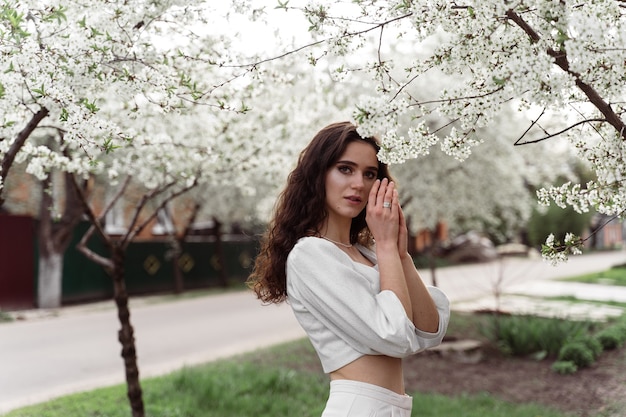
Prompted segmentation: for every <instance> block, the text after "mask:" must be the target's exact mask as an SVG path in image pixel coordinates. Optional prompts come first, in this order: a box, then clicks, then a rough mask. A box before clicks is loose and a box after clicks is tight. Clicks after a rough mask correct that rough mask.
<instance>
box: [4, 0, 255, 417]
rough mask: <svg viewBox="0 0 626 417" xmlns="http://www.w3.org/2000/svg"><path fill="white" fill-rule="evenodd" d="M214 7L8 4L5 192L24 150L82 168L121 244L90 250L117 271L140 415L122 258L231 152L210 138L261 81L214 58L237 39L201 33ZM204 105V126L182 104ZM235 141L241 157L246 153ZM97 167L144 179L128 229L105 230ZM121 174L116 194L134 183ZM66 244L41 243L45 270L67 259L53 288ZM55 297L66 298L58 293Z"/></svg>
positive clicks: (108, 179) (34, 166) (35, 159)
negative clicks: (106, 252) (157, 216)
mask: <svg viewBox="0 0 626 417" xmlns="http://www.w3.org/2000/svg"><path fill="white" fill-rule="evenodd" d="M211 12H212V9H211V8H210V7H209V6H207V5H205V4H203V3H202V2H201V1H196V2H189V1H185V2H182V1H175V0H174V1H169V0H168V1H165V0H164V1H159V0H157V1H144V0H128V1H124V2H110V1H107V0H95V1H90V2H88V3H85V2H83V1H81V0H72V1H69V0H68V1H58V0H50V1H34V0H33V1H21V0H20V1H16V0H8V1H5V2H3V3H2V4H1V5H0V54H1V55H2V60H1V61H0V66H1V71H0V164H1V165H0V169H1V171H0V192H1V190H2V183H3V182H4V181H5V179H6V178H7V177H8V176H9V175H10V172H11V167H12V165H13V163H14V162H21V163H24V164H26V165H27V172H28V173H30V174H32V175H34V176H36V177H37V178H39V179H41V180H42V181H48V180H49V178H50V174H51V173H52V172H54V171H57V170H60V171H62V172H65V173H67V174H70V175H72V176H73V178H74V181H73V182H74V183H76V184H77V186H76V187H75V188H74V189H70V190H68V192H73V191H76V195H77V196H78V199H77V200H76V199H74V200H73V201H80V202H81V204H82V206H81V207H82V210H81V211H82V212H84V213H86V214H87V215H88V217H89V219H90V220H91V221H92V227H93V230H95V231H97V232H99V233H100V235H101V237H103V238H104V239H105V241H107V243H108V244H109V249H110V250H111V253H110V255H111V257H110V258H106V257H104V256H97V254H93V253H90V252H89V251H88V250H85V252H86V253H87V254H88V255H89V256H90V257H91V259H93V260H95V261H96V262H98V263H100V264H101V265H103V266H105V267H106V268H107V269H108V270H109V271H110V272H111V275H112V277H113V282H114V288H115V301H116V304H117V306H118V313H119V314H118V317H119V320H120V323H121V330H120V333H119V339H120V343H121V344H122V356H123V357H124V361H125V368H126V378H127V383H128V394H129V399H130V402H131V409H132V411H133V415H134V416H141V415H143V401H142V398H141V390H140V388H139V376H138V368H137V365H136V357H135V348H134V338H133V332H132V326H131V325H130V317H129V311H128V306H127V298H128V297H127V295H126V293H125V290H124V285H123V274H122V271H123V270H120V269H119V267H120V265H122V264H121V261H122V260H123V250H124V248H125V246H124V245H127V244H128V242H129V241H130V240H132V239H133V237H134V236H136V234H137V233H138V232H139V231H140V230H141V228H142V227H145V224H146V221H148V220H149V219H150V218H151V217H152V216H153V215H154V212H153V213H151V212H150V210H156V209H158V208H159V207H160V206H162V205H163V204H166V203H167V201H170V200H171V199H174V198H176V197H177V196H179V195H181V194H182V193H184V192H186V191H187V190H188V189H190V188H192V187H193V186H195V185H196V184H199V183H201V182H202V181H205V180H209V179H210V178H211V176H210V175H209V173H212V172H219V170H220V169H225V168H224V166H223V165H220V166H219V167H217V168H216V166H215V165H216V161H219V160H220V159H219V157H220V156H223V155H224V153H221V152H218V151H214V150H213V149H212V148H211V143H218V142H219V141H220V138H223V136H220V132H221V131H222V130H223V126H224V125H227V124H228V123H229V118H230V117H233V115H236V114H239V113H244V112H245V111H246V105H245V98H246V97H248V96H249V94H250V93H251V91H253V88H245V87H246V84H247V83H249V81H246V80H245V79H244V76H245V75H246V74H247V73H249V71H248V70H245V69H240V70H237V69H234V68H229V69H226V68H222V69H221V70H219V67H218V66H217V65H216V64H215V63H216V62H217V61H218V60H219V59H221V56H222V54H224V52H225V51H228V54H227V55H228V56H232V55H233V54H234V51H229V50H228V45H227V40H226V39H219V38H215V37H208V36H206V35H205V34H202V31H201V29H202V27H203V24H204V23H206V21H207V15H210V14H211ZM240 91H241V94H239V93H238V92H240ZM194 106H197V107H196V108H202V109H203V110H204V112H203V113H202V112H201V113H197V114H196V115H198V114H199V117H203V118H204V123H203V129H202V130H201V131H194V132H190V131H188V130H185V129H184V128H185V125H183V124H181V123H184V120H183V119H182V118H181V119H176V117H175V116H177V115H179V116H182V115H184V114H186V113H187V112H188V111H189V109H190V108H194ZM149 123H150V124H149ZM168 123H171V124H176V123H178V130H177V131H176V134H174V135H168V134H165V133H164V132H165V131H166V130H167V129H166V128H165V126H166V125H167V124H168ZM207 137H210V138H212V141H207V140H205V139H206V138H207ZM43 138H46V141H43ZM50 141H52V142H53V143H50ZM229 150H230V151H231V152H230V153H229V155H230V156H233V157H234V158H233V159H234V160H239V159H240V158H239V157H238V156H239V155H241V154H242V153H240V152H238V150H237V149H233V148H232V147H231V148H230V149H229ZM244 151H247V149H244ZM90 177H91V178H96V181H103V182H104V183H107V184H109V185H111V186H115V183H116V181H117V182H118V183H119V184H121V185H123V184H127V183H128V184H134V185H135V186H136V189H137V190H139V192H138V193H134V194H133V197H134V198H137V200H135V201H134V205H135V206H134V209H135V213H136V217H134V218H133V219H132V222H131V225H132V226H133V227H131V228H129V229H128V233H127V235H125V236H123V238H122V239H120V240H119V241H114V240H112V239H110V238H111V236H109V235H107V233H106V232H105V231H104V230H103V222H102V215H104V214H105V213H106V211H107V207H106V206H105V207H102V206H100V207H99V206H98V205H97V204H96V202H97V201H98V199H97V197H98V195H95V196H94V195H89V194H87V193H86V192H85V191H86V189H85V188H84V187H83V186H82V185H80V186H78V184H79V183H81V182H82V180H84V179H87V178H90ZM127 179H128V180H127ZM127 181H128V182H127ZM121 185H120V189H119V191H120V192H119V193H117V194H114V196H113V197H114V198H112V199H111V200H110V201H108V202H113V201H115V200H116V199H117V198H118V197H119V196H120V195H121V193H122V192H124V191H125V190H127V189H128V188H127V187H124V186H121ZM50 204H52V203H50ZM146 209H148V210H147V213H146V211H145V210H146ZM142 210H144V211H142ZM89 233H90V234H91V233H93V231H90V232H89ZM87 237H88V236H87ZM62 248H63V245H54V244H53V245H50V252H49V253H43V254H42V257H41V259H42V262H44V264H43V267H40V270H41V271H42V273H44V274H45V273H49V272H50V271H56V274H53V275H47V276H45V275H44V277H43V279H44V280H46V282H47V283H48V284H50V285H46V286H45V287H46V288H57V289H60V266H59V263H58V262H51V261H50V260H51V259H55V258H60V257H61V256H62ZM46 262H48V263H46ZM52 266H55V267H54V268H52ZM59 294H60V292H59ZM46 300H51V302H52V303H55V301H54V300H57V301H56V303H58V300H59V297H58V294H57V296H52V297H47V298H46ZM42 307H46V306H45V305H44V306H42Z"/></svg>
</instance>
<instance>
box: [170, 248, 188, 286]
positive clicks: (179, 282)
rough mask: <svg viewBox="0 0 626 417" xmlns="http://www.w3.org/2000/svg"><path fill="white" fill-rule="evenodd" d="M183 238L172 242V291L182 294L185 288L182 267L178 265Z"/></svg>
mask: <svg viewBox="0 0 626 417" xmlns="http://www.w3.org/2000/svg"><path fill="white" fill-rule="evenodd" d="M183 242H184V238H183V239H182V241H178V240H176V241H175V242H174V249H173V250H172V252H173V255H172V262H174V265H173V266H174V293H176V294H182V292H183V291H184V290H185V279H184V277H183V269H182V268H181V266H180V263H181V257H182V256H183V248H182V245H183Z"/></svg>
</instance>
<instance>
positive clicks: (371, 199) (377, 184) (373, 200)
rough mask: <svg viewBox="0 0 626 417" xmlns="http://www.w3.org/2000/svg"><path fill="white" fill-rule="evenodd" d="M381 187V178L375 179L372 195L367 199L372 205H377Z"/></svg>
mask: <svg viewBox="0 0 626 417" xmlns="http://www.w3.org/2000/svg"><path fill="white" fill-rule="evenodd" d="M379 188H380V180H376V181H374V185H372V189H371V190H370V195H369V197H368V199H367V203H368V205H369V206H370V207H374V206H376V197H377V195H378V189H379Z"/></svg>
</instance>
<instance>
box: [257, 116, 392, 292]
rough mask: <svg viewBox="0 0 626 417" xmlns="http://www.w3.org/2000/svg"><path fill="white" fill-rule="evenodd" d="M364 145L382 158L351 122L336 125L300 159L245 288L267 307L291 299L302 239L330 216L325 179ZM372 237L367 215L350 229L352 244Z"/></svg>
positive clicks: (382, 172)
mask: <svg viewBox="0 0 626 417" xmlns="http://www.w3.org/2000/svg"><path fill="white" fill-rule="evenodd" d="M355 141H364V142H367V143H369V144H371V145H372V146H373V147H374V148H375V149H376V151H377V152H378V150H379V148H380V146H379V144H378V141H377V139H376V138H373V137H369V138H363V137H361V136H360V135H359V134H358V133H357V131H356V126H355V125H353V124H352V123H350V122H340V123H333V124H331V125H329V126H326V127H325V128H323V129H322V130H320V131H319V132H318V133H317V134H316V135H315V137H314V138H313V140H311V142H310V143H309V145H308V146H307V147H306V148H305V149H304V150H303V151H302V152H301V153H300V157H299V158H298V164H297V166H296V168H295V169H294V170H293V171H292V172H291V173H290V174H289V177H288V178H287V185H286V186H285V189H284V190H283V191H282V193H281V194H280V196H279V197H278V200H277V202H276V205H275V208H274V218H273V220H272V221H271V222H270V224H269V226H268V229H267V232H266V233H265V234H264V235H263V237H262V240H261V249H260V252H259V254H258V255H257V257H256V260H255V264H254V269H253V270H252V273H251V274H250V276H249V278H248V281H247V284H248V286H249V287H250V288H252V289H253V290H254V291H255V293H256V295H257V297H258V298H259V299H261V300H262V301H263V302H266V303H280V302H282V301H284V300H285V299H286V297H287V277H286V272H285V265H286V263H287V256H288V255H289V252H290V251H291V249H292V248H293V247H294V245H295V244H296V242H297V241H298V239H300V238H301V237H304V236H319V235H320V232H319V227H320V226H321V225H322V223H323V221H324V219H325V218H326V216H327V215H328V211H327V210H326V189H325V183H326V173H327V172H328V170H329V169H330V168H331V167H332V166H333V165H334V164H335V163H336V162H337V161H338V160H339V158H340V157H341V155H343V153H344V151H345V149H346V147H347V146H348V144H349V143H350V142H355ZM378 178H379V179H382V178H389V179H391V177H390V175H389V170H388V168H387V165H386V164H383V163H382V162H380V161H379V162H378ZM371 241H372V237H371V234H370V231H369V229H368V227H367V223H366V222H365V209H363V211H361V213H359V214H358V215H357V216H356V217H355V218H354V219H352V225H351V227H350V243H357V242H358V243H361V244H363V245H366V246H369V245H370V244H371Z"/></svg>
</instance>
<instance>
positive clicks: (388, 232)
mask: <svg viewBox="0 0 626 417" xmlns="http://www.w3.org/2000/svg"><path fill="white" fill-rule="evenodd" d="M400 216H402V217H404V216H403V215H402V214H401V209H400V205H399V202H398V190H396V188H395V184H394V183H393V181H391V182H390V181H389V180H388V179H387V178H383V179H382V181H381V180H376V182H375V183H374V185H373V186H372V189H371V190H370V194H369V198H368V203H367V209H366V215H365V221H366V222H367V226H368V227H369V229H370V231H371V232H372V235H373V236H374V240H376V246H379V245H384V246H387V245H390V244H393V245H394V246H396V247H398V246H399V245H398V242H399V239H400V236H399V235H400V230H399V229H400V224H401V223H400ZM404 229H405V231H403V232H402V234H403V235H404V236H405V240H406V224H405V227H404ZM404 247H405V248H406V243H405V245H404Z"/></svg>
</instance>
